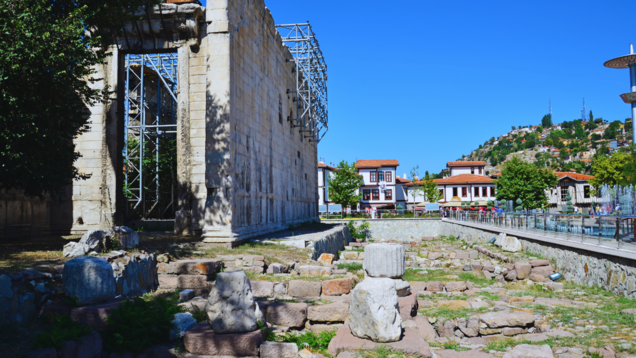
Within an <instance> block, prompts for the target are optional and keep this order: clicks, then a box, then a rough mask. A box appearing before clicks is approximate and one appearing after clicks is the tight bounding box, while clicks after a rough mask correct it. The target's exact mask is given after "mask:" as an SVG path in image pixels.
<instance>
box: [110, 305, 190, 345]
mask: <svg viewBox="0 0 636 358" xmlns="http://www.w3.org/2000/svg"><path fill="white" fill-rule="evenodd" d="M178 300H179V295H178V294H177V293H174V294H172V295H170V296H168V297H159V296H150V295H147V296H146V297H144V298H140V297H135V299H134V300H133V301H123V302H122V303H121V304H120V305H119V308H117V309H113V310H112V311H111V312H110V315H109V316H108V318H107V320H106V322H107V323H108V329H107V331H106V332H105V334H104V335H103V337H104V348H105V350H106V351H108V352H123V351H139V350H141V349H144V348H146V347H149V346H152V345H155V344H159V343H165V342H167V341H168V339H169V337H170V330H171V329H172V328H173V325H172V320H173V319H174V315H175V314H177V313H182V312H184V311H185V308H184V307H183V306H179V305H178V304H177V302H178Z"/></svg>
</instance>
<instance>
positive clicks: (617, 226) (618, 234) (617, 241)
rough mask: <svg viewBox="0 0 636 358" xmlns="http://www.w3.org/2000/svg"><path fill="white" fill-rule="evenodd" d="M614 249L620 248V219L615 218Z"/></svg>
mask: <svg viewBox="0 0 636 358" xmlns="http://www.w3.org/2000/svg"><path fill="white" fill-rule="evenodd" d="M616 243H617V245H616V247H617V248H619V249H620V248H621V219H620V218H616Z"/></svg>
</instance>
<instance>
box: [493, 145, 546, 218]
mask: <svg viewBox="0 0 636 358" xmlns="http://www.w3.org/2000/svg"><path fill="white" fill-rule="evenodd" d="M495 184H496V185H497V200H513V201H516V200H517V199H521V201H522V202H523V207H524V208H526V209H534V208H539V207H541V205H547V204H548V198H547V197H546V195H545V191H546V189H550V188H553V187H555V186H556V185H557V176H556V175H555V174H554V173H553V172H551V171H549V170H546V169H538V168H537V167H536V166H535V165H533V164H532V163H528V162H524V161H522V160H521V159H519V158H518V157H513V158H512V159H510V160H509V161H507V162H506V164H505V165H504V168H503V170H502V171H501V177H500V178H498V179H497V180H495Z"/></svg>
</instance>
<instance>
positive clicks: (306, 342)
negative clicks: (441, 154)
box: [277, 330, 336, 351]
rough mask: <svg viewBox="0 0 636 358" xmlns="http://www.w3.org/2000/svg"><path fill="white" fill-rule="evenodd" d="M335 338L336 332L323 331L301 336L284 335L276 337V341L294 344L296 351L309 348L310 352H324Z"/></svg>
mask: <svg viewBox="0 0 636 358" xmlns="http://www.w3.org/2000/svg"><path fill="white" fill-rule="evenodd" d="M335 336H336V331H335V330H333V331H323V332H320V333H319V334H315V333H313V332H305V333H302V334H296V333H291V332H290V333H284V334H281V335H279V336H278V337H277V340H280V341H281V342H287V343H296V345H297V346H298V349H299V350H300V349H304V348H309V349H310V350H312V351H324V350H326V349H327V346H329V342H331V340H332V339H333V337H335Z"/></svg>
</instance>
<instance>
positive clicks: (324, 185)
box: [318, 162, 338, 205]
mask: <svg viewBox="0 0 636 358" xmlns="http://www.w3.org/2000/svg"><path fill="white" fill-rule="evenodd" d="M336 170H338V168H335V167H332V166H329V165H326V164H325V163H323V162H318V205H327V202H329V204H333V202H331V201H329V192H328V188H329V182H328V181H327V178H330V177H331V173H333V172H334V171H336ZM325 199H326V200H325Z"/></svg>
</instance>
